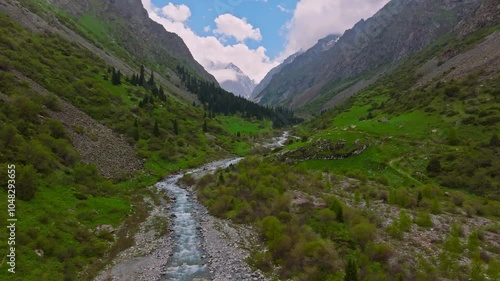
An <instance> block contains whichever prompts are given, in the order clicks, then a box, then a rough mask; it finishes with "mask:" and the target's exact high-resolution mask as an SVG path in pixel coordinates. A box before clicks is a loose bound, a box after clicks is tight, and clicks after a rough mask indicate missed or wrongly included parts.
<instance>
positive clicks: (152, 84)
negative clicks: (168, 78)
mask: <svg viewBox="0 0 500 281" xmlns="http://www.w3.org/2000/svg"><path fill="white" fill-rule="evenodd" d="M148 85H149V86H150V87H153V86H155V76H154V73H153V70H151V76H149V80H148ZM154 88H155V87H154Z"/></svg>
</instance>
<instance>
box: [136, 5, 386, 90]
mask: <svg viewBox="0 0 500 281" xmlns="http://www.w3.org/2000/svg"><path fill="white" fill-rule="evenodd" d="M141 1H142V3H143V5H144V7H145V8H146V10H147V11H148V13H149V17H150V18H151V19H153V20H154V21H156V22H158V23H160V24H162V25H163V26H164V27H165V29H166V30H167V31H170V32H174V33H177V34H178V35H179V36H180V37H181V38H182V39H183V40H184V42H185V43H186V45H187V46H188V48H189V50H190V51H191V53H192V54H193V56H194V58H195V59H196V60H197V61H198V62H199V63H200V64H201V65H203V67H205V69H206V70H207V71H209V72H210V73H211V74H212V75H214V76H215V78H216V79H217V80H218V81H219V82H223V81H225V80H235V79H237V78H236V74H235V73H234V72H233V71H232V70H226V69H224V67H225V66H226V65H228V64H229V63H231V62H232V63H234V64H235V65H237V66H238V67H239V68H240V69H241V70H242V71H243V72H244V73H245V74H247V75H248V76H249V77H250V78H251V79H253V80H255V82H257V83H258V82H260V80H262V79H263V78H264V76H265V75H266V74H267V72H269V70H271V69H272V68H273V67H275V66H277V65H278V64H280V63H281V62H282V61H283V60H284V59H286V58H287V57H288V56H290V55H292V54H294V53H295V52H297V51H299V50H301V49H302V50H307V49H308V48H310V47H312V46H313V45H314V44H316V43H317V41H318V40H319V39H321V38H323V37H325V36H327V35H330V34H342V33H343V32H344V31H345V30H347V29H349V28H351V27H352V26H354V24H355V23H356V22H358V21H359V20H361V19H367V18H369V17H371V16H372V15H373V14H375V13H376V12H377V11H378V10H380V9H381V8H382V7H383V6H384V5H385V4H386V3H387V2H388V0H141Z"/></svg>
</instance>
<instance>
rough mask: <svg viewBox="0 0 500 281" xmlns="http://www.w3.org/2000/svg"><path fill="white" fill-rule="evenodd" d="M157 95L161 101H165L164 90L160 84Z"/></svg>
mask: <svg viewBox="0 0 500 281" xmlns="http://www.w3.org/2000/svg"><path fill="white" fill-rule="evenodd" d="M158 96H159V98H160V100H161V101H167V96H165V91H164V90H163V87H162V86H160V90H158Z"/></svg>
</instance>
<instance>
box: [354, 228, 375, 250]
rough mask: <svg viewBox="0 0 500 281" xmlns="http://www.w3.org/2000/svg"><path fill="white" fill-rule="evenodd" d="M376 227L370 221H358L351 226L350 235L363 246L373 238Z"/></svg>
mask: <svg viewBox="0 0 500 281" xmlns="http://www.w3.org/2000/svg"><path fill="white" fill-rule="evenodd" d="M376 232H377V228H376V227H375V225H374V224H371V223H366V222H364V223H359V224H357V225H355V226H353V227H352V228H351V233H352V236H353V237H354V240H355V241H356V242H357V243H358V244H359V245H360V246H361V247H364V246H365V245H366V243H368V242H369V241H372V240H373V239H374V238H375V234H376Z"/></svg>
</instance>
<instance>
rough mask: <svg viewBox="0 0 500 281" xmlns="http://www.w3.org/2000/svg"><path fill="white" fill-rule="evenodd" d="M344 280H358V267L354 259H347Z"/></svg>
mask: <svg viewBox="0 0 500 281" xmlns="http://www.w3.org/2000/svg"><path fill="white" fill-rule="evenodd" d="M344 281H358V269H357V266H356V262H355V261H354V260H353V259H349V260H348V261H347V265H346V268H345V276H344Z"/></svg>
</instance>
